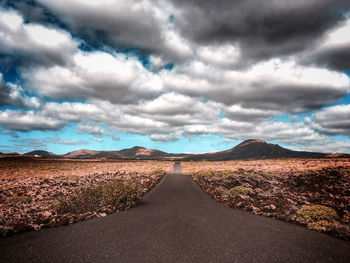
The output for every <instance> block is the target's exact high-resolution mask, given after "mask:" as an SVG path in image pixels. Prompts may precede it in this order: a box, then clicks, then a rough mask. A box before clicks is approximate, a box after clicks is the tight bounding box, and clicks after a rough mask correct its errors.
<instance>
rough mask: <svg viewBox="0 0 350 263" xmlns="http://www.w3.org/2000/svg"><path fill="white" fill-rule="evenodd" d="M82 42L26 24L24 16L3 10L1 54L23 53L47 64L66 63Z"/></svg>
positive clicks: (52, 30)
mask: <svg viewBox="0 0 350 263" xmlns="http://www.w3.org/2000/svg"><path fill="white" fill-rule="evenodd" d="M78 45H79V43H78V41H76V40H73V39H72V37H71V35H70V34H69V33H67V32H66V31H63V30H60V29H57V28H49V27H46V26H43V25H40V24H31V23H24V21H23V18H22V16H21V15H20V14H19V13H17V12H15V11H11V10H5V9H2V8H0V51H1V52H3V53H6V54H10V55H18V54H22V55H24V56H27V57H30V61H31V62H33V61H35V62H37V63H39V64H44V65H52V64H66V63H67V62H69V61H70V57H71V55H72V54H73V53H74V52H76V50H77V47H78Z"/></svg>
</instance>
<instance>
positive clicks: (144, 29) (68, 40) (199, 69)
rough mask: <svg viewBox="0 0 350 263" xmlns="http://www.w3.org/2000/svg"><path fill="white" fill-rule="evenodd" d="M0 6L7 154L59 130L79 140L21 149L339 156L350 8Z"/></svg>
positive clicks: (345, 132)
mask: <svg viewBox="0 0 350 263" xmlns="http://www.w3.org/2000/svg"><path fill="white" fill-rule="evenodd" d="M5 2H6V3H5V4H4V5H3V6H2V7H1V8H0V128H1V129H0V131H1V132H0V138H7V139H8V138H10V139H11V140H13V141H12V144H13V145H17V146H16V147H17V148H16V147H15V146H14V147H13V148H14V149H16V150H17V149H18V147H20V145H21V140H22V139H23V137H22V136H24V135H23V134H27V133H28V134H30V132H31V131H34V130H39V131H51V133H52V131H57V130H61V129H62V128H65V129H64V130H66V132H67V130H69V131H68V132H67V134H69V133H73V134H74V136H82V137H83V138H85V140H86V141H85V142H81V141H75V140H71V138H70V137H69V135H67V134H65V133H63V134H65V135H62V136H63V137H62V138H57V137H56V135H48V136H46V137H47V138H38V139H37V140H35V139H33V141H32V144H33V145H36V146H37V147H39V146H42V147H44V146H45V145H50V144H53V145H54V144H65V145H75V143H77V144H81V143H89V142H90V143H95V142H99V145H101V147H106V148H108V147H109V145H108V147H107V146H106V145H105V144H106V143H107V142H110V141H111V138H112V139H113V140H116V141H117V140H127V138H132V136H134V135H135V134H136V135H146V136H148V139H149V140H152V141H156V142H158V143H159V145H164V147H165V148H164V150H166V147H167V145H170V144H173V143H174V141H179V142H183V138H184V137H185V138H187V139H190V140H196V139H200V140H201V141H204V140H207V141H208V142H210V141H211V140H212V141H214V140H223V141H224V142H228V141H231V142H232V141H235V142H236V141H237V140H242V139H249V138H260V139H264V140H267V141H271V142H276V143H281V144H285V145H291V146H295V147H297V148H298V149H309V150H319V151H326V150H329V151H340V150H337V149H336V148H335V146H334V145H337V146H338V147H339V149H341V150H344V151H350V145H349V144H347V140H348V137H349V136H350V132H349V130H350V128H349V126H350V124H349V121H348V119H350V118H349V117H350V116H349V112H350V108H349V105H348V103H347V101H348V96H350V77H349V71H350V66H349V65H350V64H349V61H350V53H349V50H350V49H349V47H350V37H349V36H350V3H349V1H347V0H338V1H329V0H309V1H302V0H295V1H282V0H281V1H276V0H268V1H264V3H262V2H261V1H258V0H244V1H243V0H238V1H230V0H218V1H208V0H201V1H200V0H186V1H183V0H179V1H173V0H162V1H160V0H154V1H151V0H135V1H126V0H96V1H83V0H69V1H68V0H61V1H54V0H30V1H29V0H24V1H5ZM339 101H341V103H343V104H344V105H337V104H339V103H340V102H339ZM305 116H309V117H305ZM310 116H311V117H310ZM72 127H73V128H72ZM75 127H76V128H75ZM17 131H19V132H17ZM62 131H63V129H62ZM23 132H25V133H23ZM34 134H35V133H34ZM118 134H119V135H118ZM333 135H342V136H343V137H342V136H333ZM6 136H7V137H6ZM119 136H120V137H121V138H120V137H119ZM128 136H130V137H128ZM16 137H18V138H16ZM136 137H142V138H146V137H145V136H136ZM338 137H341V138H345V139H339V138H338ZM125 138H126V139H125ZM213 138H214V139H213ZM218 138H219V139H218ZM16 140H17V141H18V143H15V141H16ZM145 140H146V139H145ZM92 141H95V142H92ZM341 141H342V142H344V144H343V146H341V143H339V142H341ZM116 143H117V142H116ZM123 143H124V142H123ZM130 143H131V144H132V142H131V141H130ZM152 143H154V142H152ZM158 143H157V145H158ZM208 144H209V143H208ZM322 144H323V145H324V147H325V148H324V149H323V148H322ZM23 145H24V144H23ZM213 145H214V146H213V147H215V143H213ZM130 146H134V145H130ZM23 147H25V146H23ZM33 147H34V146H33ZM199 147H200V145H199ZM213 150H215V149H213ZM179 151H180V150H179ZM198 151H200V150H198Z"/></svg>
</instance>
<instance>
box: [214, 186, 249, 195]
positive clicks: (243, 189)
mask: <svg viewBox="0 0 350 263" xmlns="http://www.w3.org/2000/svg"><path fill="white" fill-rule="evenodd" d="M215 191H217V192H218V193H220V194H222V195H239V194H241V195H247V194H249V193H250V192H251V191H253V189H252V188H250V187H244V186H235V187H233V188H231V189H226V188H224V187H221V186H220V187H217V188H215Z"/></svg>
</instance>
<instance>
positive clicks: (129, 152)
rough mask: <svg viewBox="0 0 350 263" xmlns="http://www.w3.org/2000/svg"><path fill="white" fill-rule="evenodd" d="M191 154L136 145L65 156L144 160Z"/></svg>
mask: <svg viewBox="0 0 350 263" xmlns="http://www.w3.org/2000/svg"><path fill="white" fill-rule="evenodd" d="M187 156H189V155H188V154H172V153H166V152H162V151H159V150H153V149H147V148H144V147H140V146H135V147H132V148H128V149H123V150H120V151H92V150H87V149H81V150H78V151H73V152H69V153H67V154H65V155H63V157H66V158H78V159H142V160H158V159H176V158H183V157H187Z"/></svg>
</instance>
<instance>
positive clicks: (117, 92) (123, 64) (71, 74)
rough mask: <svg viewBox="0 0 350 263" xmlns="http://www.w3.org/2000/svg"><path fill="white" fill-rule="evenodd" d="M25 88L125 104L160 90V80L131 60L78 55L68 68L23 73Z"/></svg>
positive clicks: (58, 96) (121, 56) (61, 96)
mask: <svg viewBox="0 0 350 263" xmlns="http://www.w3.org/2000/svg"><path fill="white" fill-rule="evenodd" d="M24 76H25V78H26V80H27V87H28V88H30V89H31V90H33V91H36V92H38V93H39V94H41V95H45V96H49V97H51V98H55V99H69V98H70V99H72V98H74V99H87V98H90V97H93V98H100V99H105V100H109V101H111V102H114V103H116V102H119V103H128V102H133V101H136V100H138V99H139V98H143V97H149V98H152V97H154V96H156V95H157V94H158V93H159V92H161V91H162V88H163V84H162V81H161V80H160V78H159V77H158V76H157V75H155V74H153V73H152V72H149V71H148V70H146V69H145V68H144V67H143V65H142V64H141V62H140V61H139V60H137V59H136V58H135V57H128V56H126V55H124V54H120V53H117V54H108V53H105V52H91V53H83V52H78V53H76V54H75V55H74V56H73V61H72V64H71V65H70V66H68V67H65V66H58V65H57V66H54V67H39V68H33V69H28V70H27V71H26V72H25V74H24Z"/></svg>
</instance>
